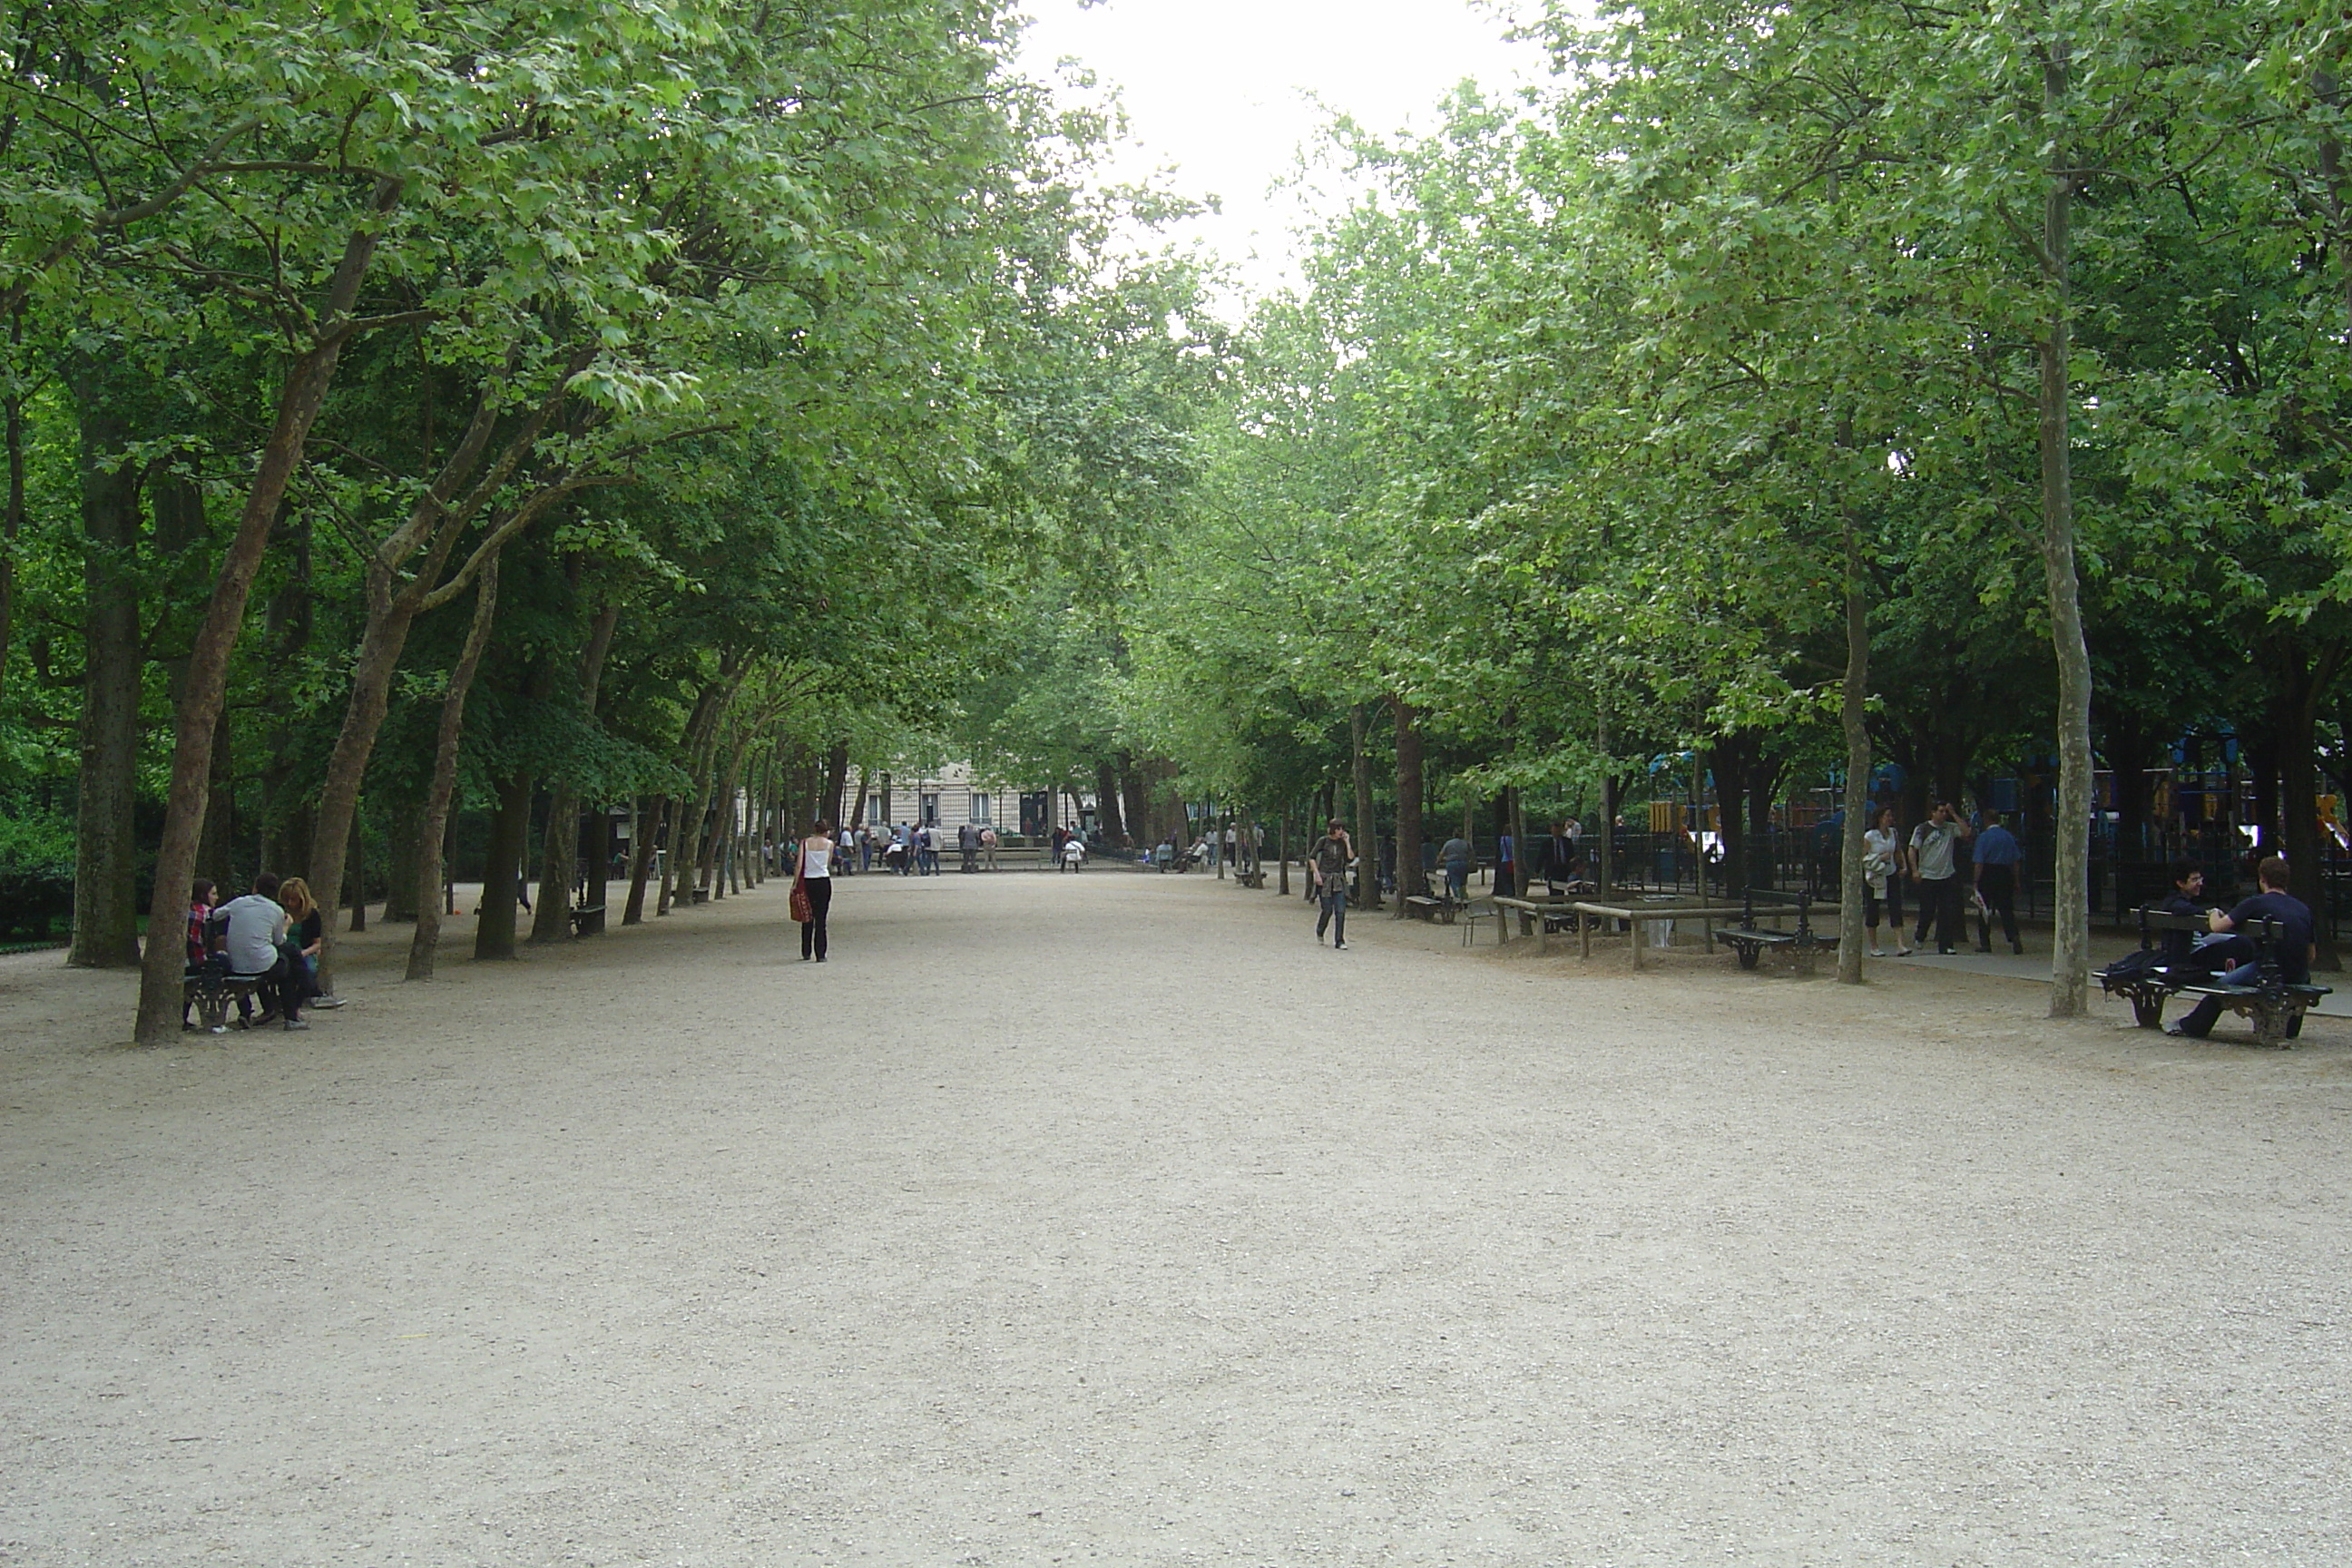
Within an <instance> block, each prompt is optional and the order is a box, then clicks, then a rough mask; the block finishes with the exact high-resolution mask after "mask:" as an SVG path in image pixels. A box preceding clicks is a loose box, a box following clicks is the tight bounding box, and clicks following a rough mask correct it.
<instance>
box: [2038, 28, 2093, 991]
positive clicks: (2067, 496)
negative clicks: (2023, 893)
mask: <svg viewBox="0 0 2352 1568" xmlns="http://www.w3.org/2000/svg"><path fill="white" fill-rule="evenodd" d="M2068 70H2069V60H2068V54H2067V45H2066V43H2065V42H2064V40H2063V39H2062V38H2059V37H2056V36H2055V35H2053V36H2051V37H2047V38H2045V39H2044V40H2043V43H2042V126H2043V132H2044V136H2045V140H2046V142H2047V143H2048V148H2049V153H2048V156H2049V176H2048V182H2049V183H2048V195H2047V200H2046V203H2045V205H2044V208H2043V216H2042V288H2043V290H2044V293H2045V295H2046V298H2047V300H2048V303H2049V310H2050V315H2049V319H2048V321H2046V322H2045V323H2044V325H2043V331H2042V338H2041V342H2039V344H2038V345H2037V348H2038V352H2039V357H2040V360H2041V371H2042V376H2041V391H2040V405H2041V406H2040V412H2041V420H2040V438H2041V447H2042V573H2043V575H2044V577H2045V578H2046V579H2047V581H2048V584H2049V595H2050V640H2051V643H2052V645H2053V647H2054V649H2055V651H2056V654H2057V662H2058V713H2057V731H2058V821H2057V835H2056V837H2057V855H2056V864H2055V866H2054V867H2053V872H2054V873H2055V875H2056V878H2057V893H2056V898H2055V900H2053V904H2054V907H2053V921H2054V922H2055V931H2054V935H2053V940H2052V942H2051V955H2050V981H2051V984H2050V1016H2052V1017H2053V1018H2074V1017H2080V1016H2082V1015H2083V1014H2084V1011H2085V1010H2087V1008H2088V1006H2089V996H2090V987H2091V910H2090V878H2089V868H2090V829H2091V654H2090V648H2089V647H2088V645H2087V644H2086V643H2085V642H2084V637H2083V608H2082V597H2081V586H2080V584H2079V582H2078V580H2077V577H2076V574H2075V568H2074V459H2073V454H2072V452H2071V451H2070V450H2069V447H2068V442H2069V440H2070V438H2071V436H2070V433H2071V424H2072V421H2071V418H2070V413H2071V410H2070V401H2071V388H2070V384H2069V366H2070V363H2071V361H2072V358H2073V352H2074V333H2073V323H2072V320H2071V306H2070V303H2069V301H2068V298H2067V289H2068V280H2069V279H2068V274H2069V268H2070V263H2071V254H2072V248H2073V239H2072V227H2073V222H2074V173H2073V168H2072V165H2073V163H2074V149H2073V147H2072V146H2071V145H2070V144H2069V143H2068V142H2067V140H2066V138H2065V137H2064V136H2063V135H2061V134H2058V133H2057V132H2058V128H2059V127H2060V126H2061V125H2062V124H2063V121H2064V116H2065V113H2066V99H2067V96H2068V92H2069V82H2068Z"/></svg>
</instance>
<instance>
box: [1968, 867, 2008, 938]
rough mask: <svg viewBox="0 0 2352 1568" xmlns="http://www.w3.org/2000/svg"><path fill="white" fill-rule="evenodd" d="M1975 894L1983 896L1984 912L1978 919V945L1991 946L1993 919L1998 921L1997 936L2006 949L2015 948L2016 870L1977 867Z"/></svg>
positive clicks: (1980, 912) (1981, 912)
mask: <svg viewBox="0 0 2352 1568" xmlns="http://www.w3.org/2000/svg"><path fill="white" fill-rule="evenodd" d="M1977 870H1978V873H1979V875H1978V879H1977V891H1978V892H1979V893H1981V894H1983V895H1984V901H1985V908H1984V910H1981V911H1979V913H1978V915H1977V945H1978V946H1979V947H1980V948H1987V949H1990V947H1991V946H1992V917H1993V916H1994V915H1999V916H2000V934H2001V935H2002V936H2003V937H2004V938H2006V939H2007V940H2008V942H2009V945H2010V946H2011V947H2015V946H2016V945H2017V870H2016V868H2014V867H2011V866H1979V867H1978V868H1977Z"/></svg>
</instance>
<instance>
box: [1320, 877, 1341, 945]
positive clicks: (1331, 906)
mask: <svg viewBox="0 0 2352 1568" xmlns="http://www.w3.org/2000/svg"><path fill="white" fill-rule="evenodd" d="M1318 902H1319V903H1321V904H1322V906H1323V912H1322V913H1321V914H1319V915H1318V916H1316V917H1315V934H1316V935H1317V936H1318V937H1319V936H1321V935H1322V934H1323V931H1324V928H1326V927H1327V926H1328V928H1330V931H1331V944H1332V945H1333V946H1334V947H1339V946H1343V945H1345V944H1346V942H1347V940H1348V889H1345V888H1342V889H1339V891H1338V892H1336V893H1326V894H1324V895H1323V897H1322V898H1321V899H1320V900H1318Z"/></svg>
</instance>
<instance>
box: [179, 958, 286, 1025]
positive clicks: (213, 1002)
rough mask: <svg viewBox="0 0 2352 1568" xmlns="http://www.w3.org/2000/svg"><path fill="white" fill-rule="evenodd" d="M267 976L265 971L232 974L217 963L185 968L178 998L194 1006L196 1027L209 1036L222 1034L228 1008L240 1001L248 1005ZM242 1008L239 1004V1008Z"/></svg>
mask: <svg viewBox="0 0 2352 1568" xmlns="http://www.w3.org/2000/svg"><path fill="white" fill-rule="evenodd" d="M213 956H214V957H215V958H218V957H220V956H221V955H220V954H218V953H215V954H214V955H213ZM268 978H269V976H268V975H267V974H236V973H231V972H230V971H229V970H228V969H227V968H226V966H225V965H222V964H219V963H207V964H204V965H202V966H200V967H197V968H193V969H190V970H189V971H187V973H186V975H185V977H184V979H183V980H182V982H181V984H180V996H181V1001H182V1002H183V1003H184V1005H187V1006H191V1007H193V1008H194V1009H195V1014H196V1026H197V1027H198V1028H200V1029H202V1030H203V1031H204V1032H205V1033H206V1034H208V1035H225V1034H226V1033H227V1032H228V1010H229V1008H231V1007H232V1006H237V1005H239V1004H240V1003H243V1004H246V1005H250V1001H251V998H252V995H253V993H254V990H255V988H256V987H257V986H258V985H260V984H261V983H262V982H263V981H265V980H267V979H268ZM243 1010H244V1008H243V1007H239V1011H243Z"/></svg>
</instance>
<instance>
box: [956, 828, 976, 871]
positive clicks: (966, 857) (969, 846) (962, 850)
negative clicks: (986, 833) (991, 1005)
mask: <svg viewBox="0 0 2352 1568" xmlns="http://www.w3.org/2000/svg"><path fill="white" fill-rule="evenodd" d="M956 854H957V855H958V856H959V857H960V858H961V860H962V862H963V864H962V867H961V869H962V870H963V871H964V872H966V873H967V874H969V873H971V872H973V871H977V870H979V869H980V829H979V828H977V827H975V826H972V825H971V823H969V822H967V823H964V824H962V825H961V826H958V827H957V828H956Z"/></svg>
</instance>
